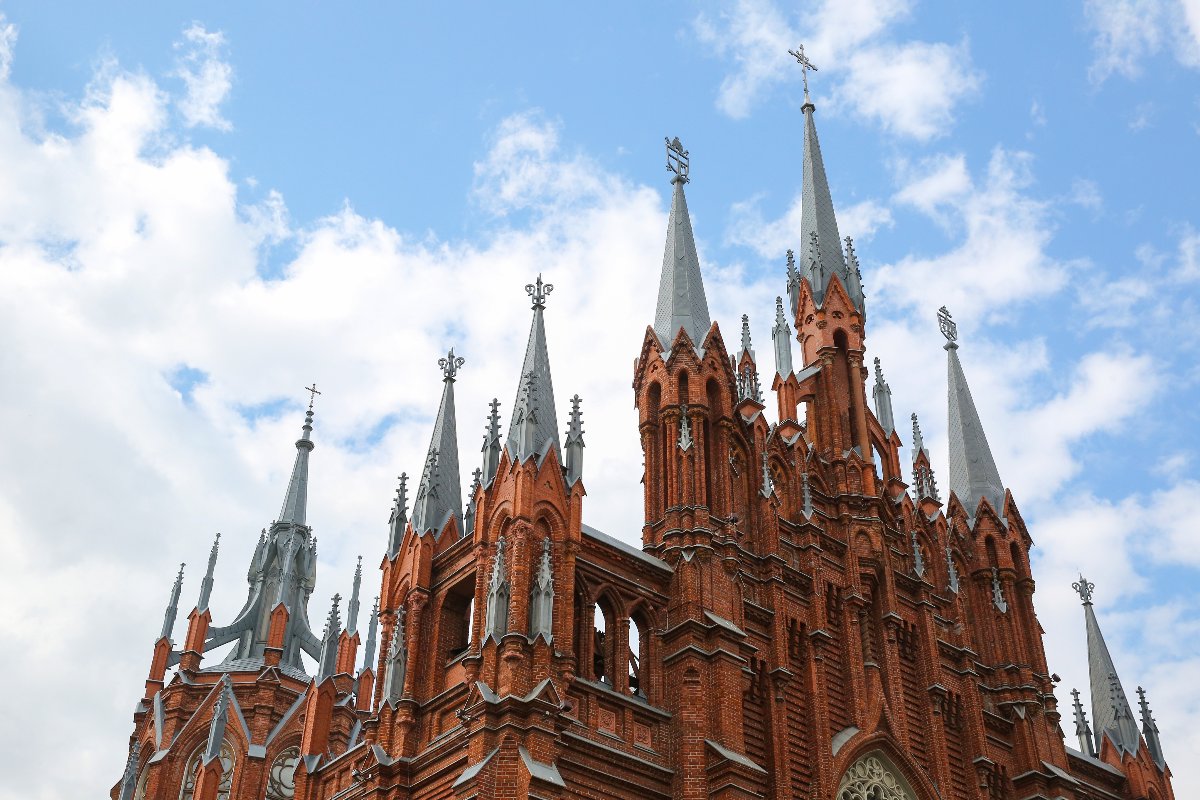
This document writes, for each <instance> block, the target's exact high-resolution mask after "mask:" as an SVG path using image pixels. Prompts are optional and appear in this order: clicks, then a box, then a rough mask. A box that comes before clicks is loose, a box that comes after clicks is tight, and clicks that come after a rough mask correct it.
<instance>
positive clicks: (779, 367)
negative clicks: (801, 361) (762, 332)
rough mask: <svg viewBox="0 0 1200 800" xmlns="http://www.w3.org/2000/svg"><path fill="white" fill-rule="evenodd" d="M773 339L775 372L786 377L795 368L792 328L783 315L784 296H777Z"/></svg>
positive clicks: (772, 331) (772, 329) (772, 330)
mask: <svg viewBox="0 0 1200 800" xmlns="http://www.w3.org/2000/svg"><path fill="white" fill-rule="evenodd" d="M771 341H772V342H774V344H775V373H776V374H777V375H778V376H779V377H780V378H786V377H787V376H788V375H791V374H792V373H793V372H794V371H795V369H794V368H793V366H792V329H791V326H789V325H788V323H787V319H786V318H785V317H784V315H783V298H782V297H776V298H775V327H774V328H771Z"/></svg>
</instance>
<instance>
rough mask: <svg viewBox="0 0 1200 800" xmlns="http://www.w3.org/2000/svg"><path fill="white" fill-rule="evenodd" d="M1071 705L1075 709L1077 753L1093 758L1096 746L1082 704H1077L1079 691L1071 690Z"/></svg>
mask: <svg viewBox="0 0 1200 800" xmlns="http://www.w3.org/2000/svg"><path fill="white" fill-rule="evenodd" d="M1071 703H1072V706H1073V707H1074V709H1075V738H1076V739H1077V740H1078V741H1079V752H1081V753H1083V754H1084V755H1089V756H1092V757H1093V758H1095V756H1096V744H1095V741H1094V740H1093V739H1092V726H1091V725H1089V724H1088V721H1087V714H1086V713H1084V710H1083V703H1081V702H1079V690H1078V689H1072V690H1071Z"/></svg>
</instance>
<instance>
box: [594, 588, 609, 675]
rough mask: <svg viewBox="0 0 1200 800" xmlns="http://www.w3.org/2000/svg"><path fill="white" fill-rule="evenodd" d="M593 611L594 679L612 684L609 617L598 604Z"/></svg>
mask: <svg viewBox="0 0 1200 800" xmlns="http://www.w3.org/2000/svg"><path fill="white" fill-rule="evenodd" d="M592 610H593V612H594V613H593V616H592V677H593V678H595V679H596V680H598V681H604V682H606V683H612V675H611V673H610V672H609V667H610V665H611V664H612V659H610V658H608V648H609V641H608V640H609V636H608V615H607V614H605V613H604V609H603V608H601V607H600V604H599V603H596V605H594V606H593V607H592Z"/></svg>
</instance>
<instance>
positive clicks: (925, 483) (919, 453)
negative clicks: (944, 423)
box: [912, 412, 942, 503]
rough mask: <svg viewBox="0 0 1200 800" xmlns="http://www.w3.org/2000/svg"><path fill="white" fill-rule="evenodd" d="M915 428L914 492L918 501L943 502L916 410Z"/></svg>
mask: <svg viewBox="0 0 1200 800" xmlns="http://www.w3.org/2000/svg"><path fill="white" fill-rule="evenodd" d="M912 428H913V494H914V495H915V496H916V499H917V502H918V503H919V502H921V501H922V500H932V501H933V502H935V503H940V502H942V499H941V497H939V496H938V488H937V480H936V479H935V478H934V476H933V467H932V466H930V463H929V451H928V450H926V449H925V437H924V436H922V435H921V423H920V422H919V421H918V420H917V415H916V413H915V412H914V413H913V415H912Z"/></svg>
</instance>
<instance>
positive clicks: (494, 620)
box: [484, 536, 509, 642]
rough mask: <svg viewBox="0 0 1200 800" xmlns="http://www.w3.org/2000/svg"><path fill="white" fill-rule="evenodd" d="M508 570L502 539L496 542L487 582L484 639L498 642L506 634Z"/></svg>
mask: <svg viewBox="0 0 1200 800" xmlns="http://www.w3.org/2000/svg"><path fill="white" fill-rule="evenodd" d="M508 598H509V584H508V570H507V567H506V565H505V563H504V537H503V536H501V537H500V538H499V539H498V540H497V541H496V556H495V559H494V560H493V561H492V576H491V580H489V581H488V594H487V613H486V614H485V615H484V638H485V639H486V638H488V637H491V638H493V639H495V640H496V641H497V642H499V641H500V640H501V639H503V638H504V636H505V634H507V633H508Z"/></svg>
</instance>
